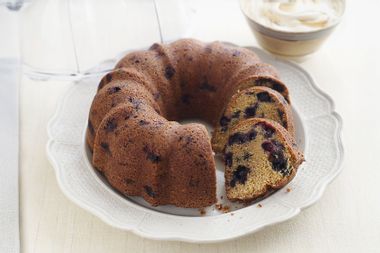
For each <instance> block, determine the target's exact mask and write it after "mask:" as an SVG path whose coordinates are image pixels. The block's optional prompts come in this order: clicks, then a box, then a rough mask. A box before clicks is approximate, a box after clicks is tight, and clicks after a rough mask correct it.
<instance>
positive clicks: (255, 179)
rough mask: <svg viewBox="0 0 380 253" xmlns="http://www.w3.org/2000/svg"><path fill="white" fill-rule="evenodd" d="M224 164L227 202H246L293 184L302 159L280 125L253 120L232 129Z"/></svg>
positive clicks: (291, 138) (292, 140) (263, 120)
mask: <svg viewBox="0 0 380 253" xmlns="http://www.w3.org/2000/svg"><path fill="white" fill-rule="evenodd" d="M224 160H225V186H226V192H227V197H228V199H230V200H238V201H243V202H249V201H252V200H255V199H258V198H260V197H264V196H266V195H268V194H270V193H272V192H273V191H274V190H276V189H279V188H281V187H283V186H284V185H286V184H287V183H288V182H289V181H290V180H292V179H293V177H294V176H295V175H296V172H297V168H298V166H299V165H300V164H301V163H302V162H303V155H302V154H301V152H300V151H299V150H298V149H297V146H296V144H295V142H294V139H293V137H292V136H290V134H289V133H288V132H287V131H286V130H285V129H284V128H283V127H282V126H281V125H280V124H278V123H276V122H274V121H271V120H267V119H259V118H252V119H247V120H244V121H241V122H240V123H239V124H237V125H236V126H235V127H234V128H233V129H232V131H231V133H230V136H229V138H228V143H227V145H226V148H225V152H224Z"/></svg>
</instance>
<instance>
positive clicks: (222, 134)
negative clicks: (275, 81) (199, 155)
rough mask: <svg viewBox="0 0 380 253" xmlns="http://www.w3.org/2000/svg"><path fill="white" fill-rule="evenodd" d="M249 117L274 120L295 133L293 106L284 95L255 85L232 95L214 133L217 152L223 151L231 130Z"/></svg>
mask: <svg viewBox="0 0 380 253" xmlns="http://www.w3.org/2000/svg"><path fill="white" fill-rule="evenodd" d="M247 118H266V119H271V120H274V121H276V122H278V123H279V124H281V125H282V126H283V127H284V128H285V129H286V130H288V132H289V133H290V134H291V135H292V136H294V135H295V132H294V125H293V117H292V112H291V108H290V106H289V105H288V103H287V102H286V100H285V99H284V97H283V96H282V95H281V94H279V93H278V92H276V91H275V90H272V89H270V88H267V87H263V86H254V87H251V88H247V89H244V90H242V91H238V92H236V93H235V94H234V95H233V96H232V97H231V99H230V102H229V103H228V104H227V106H226V108H225V111H224V113H223V115H222V116H221V117H220V120H219V124H217V126H216V127H215V130H214V133H213V137H212V147H213V149H214V151H215V152H222V151H223V148H224V146H225V144H226V143H227V139H228V135H229V130H230V129H231V128H233V126H234V125H236V124H237V123H239V122H240V121H241V120H242V119H247Z"/></svg>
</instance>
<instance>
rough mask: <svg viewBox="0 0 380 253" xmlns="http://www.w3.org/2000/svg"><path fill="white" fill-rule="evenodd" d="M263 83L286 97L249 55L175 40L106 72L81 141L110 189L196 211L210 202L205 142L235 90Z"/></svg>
mask: <svg viewBox="0 0 380 253" xmlns="http://www.w3.org/2000/svg"><path fill="white" fill-rule="evenodd" d="M251 86H266V87H269V88H272V89H275V90H277V91H278V92H279V93H281V94H282V95H283V96H284V97H285V99H287V100H289V94H288V90H287V88H286V86H285V85H284V84H283V83H282V82H281V81H280V80H279V79H278V75H277V73H276V71H275V70H274V68H273V67H271V66H270V65H267V64H265V63H262V62H261V61H260V59H259V58H258V57H257V56H256V54H255V53H254V52H252V51H251V50H248V49H245V48H239V47H235V46H232V45H226V44H223V43H221V42H213V43H203V42H200V41H197V40H193V39H182V40H178V41H175V42H173V43H171V44H167V45H165V44H157V43H156V44H153V46H151V47H150V48H149V49H148V50H143V51H137V52H132V53H129V54H127V55H126V56H125V57H124V58H123V59H121V60H120V61H119V62H118V63H117V65H116V67H115V69H114V70H113V71H111V72H110V73H108V74H107V75H105V76H104V77H103V78H102V79H101V81H100V84H99V86H98V91H97V94H96V95H95V97H94V100H93V102H92V105H91V108H90V113H89V119H88V127H87V132H86V142H87V144H88V146H89V149H90V151H91V152H92V153H93V156H92V164H93V166H94V167H95V168H96V169H97V170H99V171H100V172H101V173H102V174H103V175H104V176H105V178H106V179H107V180H108V181H109V183H110V185H111V186H112V187H113V188H115V189H116V190H118V191H119V192H120V193H122V194H125V195H128V196H141V197H143V198H144V199H145V200H146V201H147V202H149V203H150V204H151V205H154V206H156V205H166V204H171V205H175V206H178V207H192V208H200V207H205V206H209V205H212V204H213V203H215V202H216V175H215V161H214V157H213V154H214V153H213V150H212V148H211V141H210V137H209V136H208V134H207V131H206V128H205V127H204V126H203V125H202V124H194V123H192V124H179V123H178V122H177V121H180V120H183V119H188V118H198V119H202V120H205V121H207V122H209V123H210V124H217V122H219V121H220V115H221V114H222V112H223V110H224V107H225V106H226V104H227V102H228V101H229V99H230V98H231V96H232V95H233V94H234V93H235V92H236V91H238V90H242V89H243V88H248V87H251Z"/></svg>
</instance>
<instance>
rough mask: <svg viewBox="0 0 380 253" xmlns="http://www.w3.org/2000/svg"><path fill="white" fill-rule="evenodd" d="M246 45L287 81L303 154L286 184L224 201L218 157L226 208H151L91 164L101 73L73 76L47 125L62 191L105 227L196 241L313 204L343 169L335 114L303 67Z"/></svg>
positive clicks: (242, 231) (238, 232)
mask: <svg viewBox="0 0 380 253" xmlns="http://www.w3.org/2000/svg"><path fill="white" fill-rule="evenodd" d="M252 50H254V51H255V52H256V53H257V54H258V55H259V56H260V57H261V58H262V60H263V61H264V62H267V63H270V64H272V65H274V66H275V67H276V68H277V69H278V70H279V72H280V74H281V79H282V80H283V81H284V82H285V83H286V84H287V85H288V88H289V90H290V94H291V100H292V107H293V111H294V114H295V121H296V122H295V123H296V131H297V140H298V142H299V144H300V147H301V148H302V149H303V151H304V154H305V158H306V162H304V163H303V164H302V166H301V167H300V168H299V171H298V174H297V176H296V177H295V178H294V180H293V181H292V182H291V183H290V184H288V185H287V186H286V187H285V188H284V189H281V190H279V191H277V192H276V193H275V194H273V195H271V196H269V197H268V198H266V199H264V200H262V201H260V202H259V203H254V204H251V205H249V206H244V205H240V204H236V203H229V202H228V200H227V199H226V197H225V196H224V176H223V166H222V164H221V162H220V161H219V160H218V158H217V179H218V187H217V190H218V202H219V203H220V204H222V205H224V206H229V207H230V212H228V213H223V212H221V211H220V210H218V209H217V208H216V207H215V206H212V207H209V208H207V209H206V210H205V211H206V213H205V214H203V215H201V213H200V210H198V209H185V208H177V207H173V206H160V207H151V206H150V205H149V204H147V203H146V202H145V201H144V200H143V199H142V198H140V197H125V196H121V195H120V194H119V193H117V192H116V191H114V190H113V189H112V188H111V187H110V186H109V185H108V183H107V182H106V180H104V178H103V177H102V176H101V175H99V174H98V173H97V172H96V170H95V169H94V168H93V167H92V166H91V163H90V160H91V157H90V156H91V154H90V153H89V152H88V150H87V148H86V145H85V141H84V132H85V129H86V126H87V116H88V112H89V109H90V105H91V101H92V99H93V97H94V95H95V93H96V88H97V85H98V83H99V80H100V78H101V76H92V77H86V78H83V79H81V80H79V81H77V82H75V83H73V85H72V87H71V88H70V89H69V91H68V92H67V94H66V95H65V96H64V98H63V100H62V102H61V103H60V105H59V106H58V109H57V111H56V113H55V115H54V116H53V118H52V119H51V121H50V122H49V124H48V135H49V141H48V144H47V154H48V157H49V159H50V161H51V163H52V165H53V167H54V169H55V171H56V175H57V181H58V184H59V186H60V187H61V189H62V191H63V192H64V194H65V195H66V196H67V197H68V198H69V199H71V200H72V201H73V202H75V203H77V204H78V205H79V206H81V207H82V208H84V209H86V210H88V211H89V212H91V213H93V214H95V215H96V216H98V217H99V218H101V219H102V220H103V221H105V222H106V223H108V224H110V225H111V226H114V227H117V228H120V229H123V230H128V231H132V232H134V233H136V234H138V235H141V236H143V237H147V238H152V239H159V240H178V241H187V242H198V243H201V242H217V241H223V240H228V239H232V238H236V237H239V236H243V235H246V234H249V233H252V232H255V231H257V230H259V229H261V228H263V227H265V226H268V225H273V224H275V223H278V222H282V221H285V220H288V219H290V218H292V217H294V216H295V215H296V214H298V213H299V212H300V210H301V209H302V208H305V207H307V206H310V205H311V204H313V203H315V202H316V201H317V200H318V199H319V198H320V197H321V196H322V193H323V191H324V189H325V187H326V185H327V184H328V183H329V182H330V181H331V180H332V179H333V178H334V177H335V176H336V175H337V174H338V173H339V171H340V170H341V164H342V159H343V147H342V143H341V138H340V134H341V127H342V121H341V118H340V116H339V115H338V114H337V113H336V112H334V105H333V101H332V99H331V98H330V97H328V96H327V95H326V94H325V93H323V92H322V91H321V90H319V89H318V88H317V86H316V84H315V82H314V81H313V79H312V78H311V77H310V75H309V74H308V73H307V72H306V71H305V70H303V69H302V68H300V67H299V66H297V65H295V64H293V63H290V62H287V61H283V60H279V59H276V58H274V57H273V56H271V55H268V54H266V53H264V52H263V51H262V50H260V49H257V48H252ZM115 62H116V59H115V60H110V61H108V62H105V63H103V66H104V64H106V66H109V67H112V66H114V64H115ZM288 189H290V191H288ZM222 196H223V197H222ZM259 204H260V205H259Z"/></svg>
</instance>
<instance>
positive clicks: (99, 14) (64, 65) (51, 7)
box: [20, 0, 190, 78]
mask: <svg viewBox="0 0 380 253" xmlns="http://www.w3.org/2000/svg"><path fill="white" fill-rule="evenodd" d="M189 15H190V13H189V12H188V11H187V10H186V8H185V7H184V5H183V4H182V1H176V0H112V1H110V0H59V1H57V0H32V2H31V4H29V5H28V6H25V8H24V7H23V8H22V10H21V22H20V26H21V28H20V36H21V57H22V62H23V67H24V73H26V74H29V75H31V76H45V77H57V78H70V77H74V78H76V77H80V76H83V75H90V74H94V73H99V72H105V71H108V70H110V68H112V67H113V66H112V65H111V64H110V63H107V62H106V61H105V60H107V59H112V58H113V59H115V57H116V58H117V57H120V56H121V54H122V52H125V51H128V50H136V49H142V48H146V47H148V46H149V45H151V44H152V43H154V42H167V41H171V40H175V39H177V38H180V37H183V36H186V27H187V25H188V22H189Z"/></svg>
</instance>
